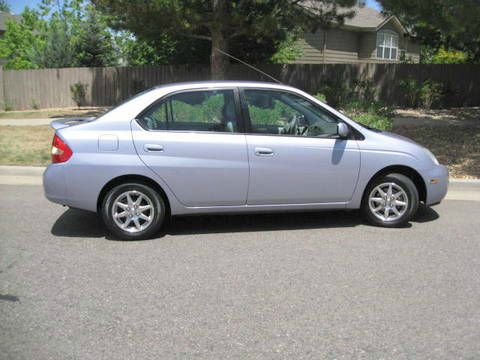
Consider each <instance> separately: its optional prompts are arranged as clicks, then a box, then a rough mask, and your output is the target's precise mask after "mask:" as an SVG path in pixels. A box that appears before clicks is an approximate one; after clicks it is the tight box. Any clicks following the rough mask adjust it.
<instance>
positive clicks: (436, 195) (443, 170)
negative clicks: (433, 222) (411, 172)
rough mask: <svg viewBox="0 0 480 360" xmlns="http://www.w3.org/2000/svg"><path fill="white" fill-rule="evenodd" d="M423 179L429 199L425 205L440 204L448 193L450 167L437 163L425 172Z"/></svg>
mask: <svg viewBox="0 0 480 360" xmlns="http://www.w3.org/2000/svg"><path fill="white" fill-rule="evenodd" d="M423 179H424V181H425V184H426V187H427V200H426V202H425V205H427V206H432V205H436V204H439V203H440V202H441V201H442V200H443V199H444V198H445V195H447V191H448V169H447V167H446V166H443V165H437V166H434V167H433V168H432V169H430V170H429V171H426V172H424V173H423Z"/></svg>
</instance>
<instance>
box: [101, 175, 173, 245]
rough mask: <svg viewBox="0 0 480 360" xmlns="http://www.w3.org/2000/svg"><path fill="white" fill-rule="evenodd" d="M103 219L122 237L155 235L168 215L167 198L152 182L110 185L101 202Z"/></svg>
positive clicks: (136, 237)
mask: <svg viewBox="0 0 480 360" xmlns="http://www.w3.org/2000/svg"><path fill="white" fill-rule="evenodd" d="M102 218H103V222H104V223H105V225H106V226H107V228H108V229H109V230H110V232H111V233H112V234H113V235H114V236H115V237H117V238H119V239H122V240H140V239H147V238H150V237H152V236H154V235H155V234H156V233H158V231H159V230H160V228H161V226H162V224H163V222H164V219H165V202H164V201H163V199H162V197H161V196H160V194H158V192H157V191H155V190H154V189H152V188H151V187H150V186H147V185H144V184H140V183H127V184H121V185H118V186H116V187H114V188H113V189H111V190H110V191H109V192H108V193H107V195H106V196H105V199H104V201H103V204H102Z"/></svg>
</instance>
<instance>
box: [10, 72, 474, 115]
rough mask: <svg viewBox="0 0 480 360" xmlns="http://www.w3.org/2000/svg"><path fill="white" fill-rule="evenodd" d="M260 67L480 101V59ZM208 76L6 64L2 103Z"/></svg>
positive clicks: (125, 90)
mask: <svg viewBox="0 0 480 360" xmlns="http://www.w3.org/2000/svg"><path fill="white" fill-rule="evenodd" d="M258 67H259V68H260V69H261V70H263V71H265V72H266V73H268V74H271V75H272V76H274V77H276V78H278V79H279V80H280V81H282V82H283V83H285V84H288V85H292V86H295V87H298V88H301V89H303V90H306V91H308V92H310V93H315V92H316V91H318V90H319V89H320V88H321V87H322V86H323V85H325V84H326V83H328V82H336V83H341V84H345V85H351V84H352V83H353V82H354V81H355V80H371V81H373V83H374V84H375V86H376V90H377V96H378V98H379V99H380V100H382V101H384V102H385V103H387V104H399V103H401V102H402V99H403V98H404V95H403V94H402V90H401V88H400V87H399V84H400V81H401V80H402V79H406V78H409V77H411V78H414V79H417V80H419V81H424V80H427V79H432V80H435V81H440V82H442V83H444V84H445V88H446V89H447V97H448V102H449V104H450V105H452V106H455V105H457V106H460V105H462V106H474V105H480V65H470V64H461V65H421V64H325V65H322V64H320V65H317V64H315V65H313V64H302V65H299V64H298V65H297V64H295V65H259V66H258ZM208 79H210V70H209V68H208V66H207V65H175V66H139V67H105V68H64V69H42V70H19V71H14V70H2V69H1V68H0V106H2V104H3V106H4V107H6V108H8V109H12V110H21V109H31V108H52V107H67V106H75V102H74V101H73V100H72V93H71V90H70V86H71V85H72V84H75V83H79V82H80V83H82V84H85V86H86V90H87V91H86V98H85V101H86V103H85V105H89V106H112V105H115V104H117V103H119V102H120V101H122V100H124V99H126V98H128V97H130V96H132V95H133V94H135V93H137V92H138V91H140V90H143V89H146V88H149V87H152V86H155V85H161V84H165V83H171V82H178V81H199V80H208ZM227 79H230V80H259V81H271V80H269V79H268V78H266V77H265V76H263V75H261V74H260V73H257V72H255V71H253V70H251V69H249V68H247V67H245V66H243V65H231V66H230V68H229V71H228V74H227Z"/></svg>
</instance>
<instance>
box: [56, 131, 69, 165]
mask: <svg viewBox="0 0 480 360" xmlns="http://www.w3.org/2000/svg"><path fill="white" fill-rule="evenodd" d="M71 156H72V150H71V149H70V148H69V147H68V145H67V144H65V143H64V142H63V141H62V139H60V138H59V137H58V136H57V134H55V136H54V137H53V141H52V163H54V164H56V163H62V162H65V161H67V160H68V159H70V158H71Z"/></svg>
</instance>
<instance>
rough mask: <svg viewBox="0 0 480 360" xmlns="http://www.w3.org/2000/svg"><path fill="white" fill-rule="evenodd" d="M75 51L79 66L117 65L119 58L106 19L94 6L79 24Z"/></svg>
mask: <svg viewBox="0 0 480 360" xmlns="http://www.w3.org/2000/svg"><path fill="white" fill-rule="evenodd" d="M75 35H76V37H75V39H74V45H73V49H74V52H75V57H76V61H75V63H76V65H77V66H86V67H95V66H96V67H101V66H112V65H115V64H117V62H118V58H117V56H116V53H115V49H114V46H113V40H112V36H111V34H110V32H109V31H108V27H107V24H106V22H105V18H104V17H102V16H101V14H99V13H98V12H97V11H96V10H95V8H93V7H92V6H88V7H87V14H86V17H85V19H84V20H83V21H82V22H80V23H79V26H78V28H77V34H75Z"/></svg>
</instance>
